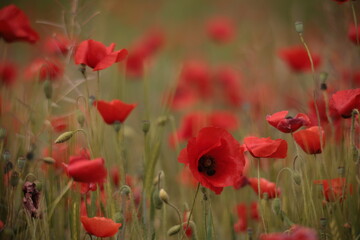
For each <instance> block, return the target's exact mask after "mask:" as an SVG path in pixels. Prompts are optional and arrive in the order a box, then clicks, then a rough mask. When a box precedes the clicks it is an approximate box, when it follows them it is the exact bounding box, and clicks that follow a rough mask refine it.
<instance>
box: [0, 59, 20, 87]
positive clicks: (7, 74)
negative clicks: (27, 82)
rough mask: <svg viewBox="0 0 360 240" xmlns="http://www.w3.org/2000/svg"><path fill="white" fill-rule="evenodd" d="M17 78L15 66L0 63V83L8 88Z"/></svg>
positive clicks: (9, 63) (8, 63)
mask: <svg viewBox="0 0 360 240" xmlns="http://www.w3.org/2000/svg"><path fill="white" fill-rule="evenodd" d="M16 76H17V69H16V66H15V65H14V64H13V63H11V62H1V63H0V82H1V83H2V84H4V85H5V86H7V87H9V86H11V85H13V84H14V83H15V80H16Z"/></svg>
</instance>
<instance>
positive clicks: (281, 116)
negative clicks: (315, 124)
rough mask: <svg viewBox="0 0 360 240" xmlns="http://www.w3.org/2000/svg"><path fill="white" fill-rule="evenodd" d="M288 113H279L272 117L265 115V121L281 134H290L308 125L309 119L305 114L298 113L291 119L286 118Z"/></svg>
mask: <svg viewBox="0 0 360 240" xmlns="http://www.w3.org/2000/svg"><path fill="white" fill-rule="evenodd" d="M288 113H289V111H281V112H277V113H274V114H273V115H267V116H266V121H268V123H270V125H271V126H273V127H275V128H277V129H278V130H279V131H281V132H283V133H292V132H295V131H296V130H298V129H299V128H300V127H302V126H308V125H309V124H310V119H309V117H308V116H307V115H306V114H304V113H299V114H297V115H296V116H295V117H294V118H293V117H290V116H287V115H288Z"/></svg>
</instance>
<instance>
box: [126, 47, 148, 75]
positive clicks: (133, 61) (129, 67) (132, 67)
mask: <svg viewBox="0 0 360 240" xmlns="http://www.w3.org/2000/svg"><path fill="white" fill-rule="evenodd" d="M144 61H145V57H144V53H143V52H142V49H140V50H137V49H132V50H130V51H129V55H128V57H127V59H126V75H128V76H130V77H132V78H140V77H142V76H143V75H144Z"/></svg>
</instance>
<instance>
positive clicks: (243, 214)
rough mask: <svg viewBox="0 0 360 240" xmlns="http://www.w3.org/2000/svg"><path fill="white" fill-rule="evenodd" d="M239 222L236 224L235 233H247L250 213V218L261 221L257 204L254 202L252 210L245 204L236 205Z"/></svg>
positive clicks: (251, 206) (251, 205)
mask: <svg viewBox="0 0 360 240" xmlns="http://www.w3.org/2000/svg"><path fill="white" fill-rule="evenodd" d="M236 213H237V216H238V220H237V221H236V223H235V224H234V230H235V232H245V231H246V230H247V229H248V219H249V213H250V218H251V219H253V220H256V221H259V212H258V204H257V202H252V203H251V204H250V208H249V207H248V206H247V205H246V204H245V203H240V204H238V205H236Z"/></svg>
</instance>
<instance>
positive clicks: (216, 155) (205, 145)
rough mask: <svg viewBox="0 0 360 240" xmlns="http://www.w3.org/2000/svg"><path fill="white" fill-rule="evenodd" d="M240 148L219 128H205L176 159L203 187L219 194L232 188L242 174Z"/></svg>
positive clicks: (243, 163)
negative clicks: (224, 188) (187, 168)
mask: <svg viewBox="0 0 360 240" xmlns="http://www.w3.org/2000/svg"><path fill="white" fill-rule="evenodd" d="M243 152H244V149H243V147H242V146H241V145H240V144H239V143H238V142H237V141H236V140H235V139H234V138H233V137H232V136H231V134H230V133H228V132H227V131H225V130H224V129H222V128H217V127H206V128H203V129H201V130H200V132H199V133H198V135H197V136H196V137H193V138H191V139H190V140H189V141H188V144H187V147H186V148H184V149H183V150H182V151H181V152H180V155H179V157H178V161H179V162H180V163H184V164H185V165H188V166H189V169H190V171H191V172H192V174H193V176H194V178H195V179H196V180H197V181H199V182H200V183H201V184H202V185H203V186H204V187H207V188H209V189H211V190H212V191H214V192H215V193H216V194H220V193H221V192H222V190H223V187H227V186H234V185H235V184H236V182H237V180H238V178H240V177H241V176H242V175H243V169H244V166H245V158H244V154H243Z"/></svg>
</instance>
